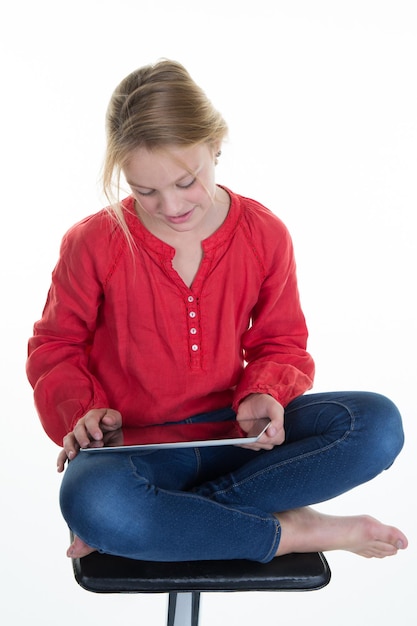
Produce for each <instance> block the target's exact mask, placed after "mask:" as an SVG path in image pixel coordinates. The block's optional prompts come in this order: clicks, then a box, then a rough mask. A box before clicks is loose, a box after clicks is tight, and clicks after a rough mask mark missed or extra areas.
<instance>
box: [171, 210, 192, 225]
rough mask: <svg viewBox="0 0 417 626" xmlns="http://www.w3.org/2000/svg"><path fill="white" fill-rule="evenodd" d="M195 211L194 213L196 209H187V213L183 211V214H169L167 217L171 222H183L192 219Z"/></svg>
mask: <svg viewBox="0 0 417 626" xmlns="http://www.w3.org/2000/svg"><path fill="white" fill-rule="evenodd" d="M193 213H194V209H191V210H190V211H187V213H183V214H182V215H176V216H168V217H167V218H166V219H167V220H168V222H171V224H183V223H184V222H187V221H188V220H189V219H190V217H191V216H192V214H193Z"/></svg>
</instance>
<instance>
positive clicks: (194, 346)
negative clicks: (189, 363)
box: [191, 343, 198, 352]
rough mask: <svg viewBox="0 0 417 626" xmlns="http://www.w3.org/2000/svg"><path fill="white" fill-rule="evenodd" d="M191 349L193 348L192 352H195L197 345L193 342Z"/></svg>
mask: <svg viewBox="0 0 417 626" xmlns="http://www.w3.org/2000/svg"><path fill="white" fill-rule="evenodd" d="M191 350H193V351H194V352H197V350H198V345H197V344H196V343H195V344H193V345H192V346H191Z"/></svg>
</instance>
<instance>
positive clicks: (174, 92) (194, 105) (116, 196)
mask: <svg viewBox="0 0 417 626" xmlns="http://www.w3.org/2000/svg"><path fill="white" fill-rule="evenodd" d="M106 134H107V147H106V155H105V160H104V167H103V189H104V193H105V195H106V197H107V199H108V201H109V210H110V212H111V213H112V215H113V217H115V218H116V220H117V222H118V223H119V224H120V226H121V227H122V229H123V230H124V232H125V234H126V235H127V236H128V237H129V232H128V228H127V225H126V222H125V219H124V216H123V211H122V208H121V205H120V181H121V174H122V170H123V167H124V166H125V165H126V163H127V161H128V159H129V157H130V155H131V153H132V151H133V150H135V149H136V148H140V147H143V148H146V149H147V150H156V149H161V148H164V147H167V146H170V145H176V146H191V145H195V144H201V143H207V144H209V145H212V146H215V145H220V144H221V142H222V140H223V139H224V138H225V136H226V134H227V124H226V122H225V121H224V119H223V117H222V116H221V114H220V113H219V112H218V111H217V110H216V109H215V108H214V107H213V105H212V104H211V102H210V100H209V99H208V98H207V96H206V94H205V93H204V91H203V90H202V89H201V88H200V87H199V86H198V85H197V84H196V83H195V82H194V80H193V79H192V78H191V76H190V75H189V73H188V72H187V70H186V69H185V68H184V67H183V66H182V65H181V64H180V63H178V62H176V61H170V60H161V61H158V62H157V63H156V64H154V65H146V66H144V67H141V68H139V69H138V70H135V71H134V72H132V73H131V74H129V75H128V76H126V78H124V79H123V80H122V82H121V83H120V84H119V85H118V86H117V87H116V89H115V90H114V92H113V95H112V97H111V99H110V103H109V106H108V109H107V115H106ZM115 192H116V193H115Z"/></svg>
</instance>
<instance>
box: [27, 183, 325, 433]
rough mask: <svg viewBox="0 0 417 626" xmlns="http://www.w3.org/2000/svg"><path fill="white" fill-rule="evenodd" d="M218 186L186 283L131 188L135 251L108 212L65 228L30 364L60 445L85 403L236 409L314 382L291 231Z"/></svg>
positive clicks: (159, 415)
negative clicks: (220, 219)
mask: <svg viewBox="0 0 417 626" xmlns="http://www.w3.org/2000/svg"><path fill="white" fill-rule="evenodd" d="M227 191H228V193H229V195H230V197H231V206H230V210H229V214H228V216H227V218H226V220H225V222H224V223H223V225H222V226H221V227H220V228H219V229H218V230H217V231H216V232H215V233H214V234H213V235H212V236H211V237H209V238H208V239H206V240H205V241H203V252H204V254H203V260H202V262H201V266H200V268H199V270H198V273H197V276H196V278H195V280H194V282H193V285H192V287H191V288H189V287H187V286H186V285H185V283H184V282H183V281H182V280H181V278H180V276H179V275H178V274H177V272H176V271H175V270H174V269H173V267H172V259H173V257H174V254H175V250H174V249H173V248H172V247H171V246H169V245H167V244H166V243H164V242H162V241H160V240H159V239H157V238H156V237H154V236H153V235H152V234H151V233H150V232H149V231H147V230H146V229H145V228H144V226H143V225H142V224H141V222H140V220H139V219H138V218H137V217H136V215H135V213H134V204H133V198H131V197H129V198H127V199H126V200H125V201H124V210H125V217H126V221H127V224H128V227H129V229H130V232H131V234H132V237H133V240H134V242H135V244H136V246H134V248H133V251H132V250H131V248H130V247H129V245H128V242H127V239H126V236H125V235H124V233H123V232H122V230H121V228H120V227H119V226H118V225H117V224H116V222H115V220H114V219H113V218H112V217H111V216H110V215H109V213H108V212H107V211H106V210H103V211H100V212H99V213H96V214H95V215H92V216H90V217H87V218H86V219H84V220H83V221H81V222H80V223H78V224H76V225H75V226H73V227H72V228H71V229H70V230H69V231H68V233H67V234H66V235H65V236H64V238H63V241H62V247H61V253H60V258H59V261H58V263H57V265H56V267H55V269H54V271H53V275H52V285H51V288H50V290H49V293H48V298H47V302H46V305H45V309H44V311H43V315H42V318H41V320H40V321H38V322H36V324H35V326H34V335H33V337H32V338H31V339H30V340H29V358H28V362H27V373H28V378H29V381H30V383H31V385H32V386H33V388H34V397H35V404H36V408H37V411H38V413H39V416H40V419H41V421H42V424H43V427H44V428H45V430H46V432H47V434H48V435H49V436H50V438H51V439H53V440H54V441H55V442H56V443H57V444H58V445H61V444H62V438H63V437H64V435H65V434H66V433H67V432H69V431H71V430H72V429H73V427H74V426H75V424H76V422H77V420H78V419H80V418H81V417H82V416H83V415H84V414H85V413H86V412H87V411H88V410H90V409H92V408H104V407H108V408H113V409H117V410H118V411H120V412H121V414H122V416H123V422H124V424H126V425H134V424H135V425H138V424H143V425H147V424H160V423H164V422H167V421H177V420H178V421H179V420H183V419H185V418H186V417H189V416H191V415H195V414H198V413H202V412H206V411H212V410H215V409H218V408H223V407H226V406H229V405H233V407H234V408H235V409H236V408H237V406H238V404H239V402H240V401H241V400H242V399H243V398H244V397H245V396H247V395H248V394H250V393H254V392H255V393H256V392H258V393H268V394H270V395H272V396H273V397H274V398H276V399H277V400H278V401H279V402H280V403H281V404H283V405H284V406H285V405H286V404H288V402H289V401H290V400H292V399H293V398H295V397H297V396H299V395H301V394H302V393H304V392H305V391H306V390H308V389H309V388H311V386H312V381H313V376H314V363H313V360H312V358H311V356H310V355H309V354H308V353H307V352H306V341H307V328H306V324H305V319H304V316H303V313H302V311H301V308H300V302H299V295H298V290H297V282H296V268H295V261H294V256H293V249H292V243H291V239H290V236H289V234H288V231H287V229H286V228H285V226H284V225H283V223H282V222H281V221H280V220H279V219H278V218H277V217H276V216H275V215H274V214H273V213H272V212H270V211H269V210H268V209H266V208H265V207H263V206H262V205H260V204H259V203H258V202H255V201H254V200H250V199H248V198H244V197H242V196H238V195H236V194H234V193H232V192H230V191H229V190H227Z"/></svg>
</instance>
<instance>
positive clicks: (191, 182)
mask: <svg viewBox="0 0 417 626" xmlns="http://www.w3.org/2000/svg"><path fill="white" fill-rule="evenodd" d="M196 180H197V179H196V178H195V177H194V178H193V179H192V180H191V181H189V182H187V183H181V185H180V184H178V185H177V187H179V188H180V189H188V188H189V187H192V186H193V185H194V183H195V181H196Z"/></svg>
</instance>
